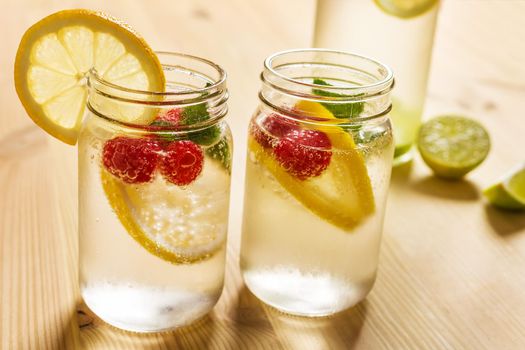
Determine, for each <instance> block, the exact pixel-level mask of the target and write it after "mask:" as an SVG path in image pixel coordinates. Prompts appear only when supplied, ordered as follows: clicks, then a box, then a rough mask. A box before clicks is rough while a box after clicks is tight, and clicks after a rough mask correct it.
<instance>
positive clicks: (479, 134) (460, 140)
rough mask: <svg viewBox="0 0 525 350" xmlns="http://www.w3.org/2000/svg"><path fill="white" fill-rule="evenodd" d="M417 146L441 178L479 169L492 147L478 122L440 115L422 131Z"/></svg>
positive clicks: (455, 176) (425, 125)
mask: <svg viewBox="0 0 525 350" xmlns="http://www.w3.org/2000/svg"><path fill="white" fill-rule="evenodd" d="M417 144H418V149H419V152H420V153H421V156H422V158H423V160H424V161H425V163H427V165H428V166H429V167H430V168H431V169H432V170H433V171H434V173H435V174H436V175H438V176H440V177H444V178H449V179H457V178H460V177H462V176H464V175H465V174H466V173H468V172H469V171H471V170H473V169H474V168H476V167H477V166H478V165H479V164H481V162H483V160H485V158H486V157H487V154H488V153H489V150H490V138H489V135H488V133H487V131H486V130H485V128H484V127H483V126H482V125H481V124H479V123H478V122H477V121H475V120H472V119H469V118H466V117H461V116H440V117H436V118H433V119H431V120H429V121H428V122H426V123H425V124H423V125H422V126H421V129H420V130H419V136H418V141H417Z"/></svg>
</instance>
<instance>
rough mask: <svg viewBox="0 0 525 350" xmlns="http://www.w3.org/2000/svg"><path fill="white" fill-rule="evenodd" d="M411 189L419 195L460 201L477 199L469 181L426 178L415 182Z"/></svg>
mask: <svg viewBox="0 0 525 350" xmlns="http://www.w3.org/2000/svg"><path fill="white" fill-rule="evenodd" d="M411 188H413V189H414V190H416V191H417V192H419V193H422V194H425V195H429V196H433V197H439V198H445V199H453V200H460V201H475V200H478V198H479V191H478V188H477V187H476V185H474V184H473V183H472V182H470V181H469V180H466V179H463V180H456V181H453V180H444V179H440V178H438V177H435V176H427V177H425V178H423V179H420V180H417V181H415V182H414V183H413V184H412V185H411Z"/></svg>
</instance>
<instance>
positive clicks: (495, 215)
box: [485, 204, 525, 237]
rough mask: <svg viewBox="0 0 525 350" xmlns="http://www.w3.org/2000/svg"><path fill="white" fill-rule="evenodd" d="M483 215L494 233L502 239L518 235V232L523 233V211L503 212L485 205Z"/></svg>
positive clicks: (524, 220)
mask: <svg viewBox="0 0 525 350" xmlns="http://www.w3.org/2000/svg"><path fill="white" fill-rule="evenodd" d="M485 215H486V217H487V220H488V222H489V224H490V226H491V227H492V229H493V230H494V232H496V233H497V234H498V235H500V236H502V237H505V236H510V235H513V234H516V233H520V231H521V232H522V233H524V232H525V212H523V211H522V212H517V211H504V210H501V209H498V208H495V207H493V206H492V205H490V204H486V205H485Z"/></svg>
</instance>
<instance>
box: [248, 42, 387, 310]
mask: <svg viewBox="0 0 525 350" xmlns="http://www.w3.org/2000/svg"><path fill="white" fill-rule="evenodd" d="M261 78H262V82H263V84H262V89H261V91H260V94H259V97H260V100H261V104H260V106H259V107H258V108H257V110H256V112H255V114H254V116H253V117H252V119H251V121H250V127H249V136H248V157H247V165H246V188H245V199H244V219H243V229H242V230H243V232H242V245H241V257H240V264H241V269H242V274H243V277H244V281H245V283H246V285H247V287H248V288H249V289H250V290H251V291H252V292H253V293H254V294H255V295H256V296H257V297H258V298H259V299H261V300H262V301H264V302H265V303H267V304H269V305H271V306H273V307H275V308H277V309H279V310H281V311H284V312H288V313H291V314H296V315H306V316H324V315H329V314H333V313H335V312H338V311H341V310H344V309H346V308H349V307H351V306H352V305H355V304H356V303H358V302H359V301H361V300H362V299H363V298H365V296H366V295H367V294H368V292H369V291H370V289H371V288H372V285H373V283H374V280H375V276H376V269H377V263H378V253H379V246H380V238H381V232H382V227H383V216H384V211H385V202H386V197H387V190H388V186H389V181H390V171H391V166H392V158H393V154H394V143H393V137H392V129H391V125H390V121H389V118H388V113H389V111H390V109H391V101H390V91H391V89H392V87H393V76H392V72H391V71H390V69H389V68H387V67H386V66H384V65H382V64H380V63H378V62H376V61H373V60H371V59H368V58H365V57H362V56H357V55H353V54H350V53H344V52H337V51H329V50H316V49H305V50H292V51H285V52H280V53H277V54H274V55H273V56H271V57H269V58H268V59H267V60H266V61H265V65H264V71H263V73H262V75H261Z"/></svg>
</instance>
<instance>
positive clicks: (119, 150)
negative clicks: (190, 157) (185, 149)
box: [102, 136, 161, 184]
mask: <svg viewBox="0 0 525 350" xmlns="http://www.w3.org/2000/svg"><path fill="white" fill-rule="evenodd" d="M160 150H161V148H160V145H159V143H158V142H157V141H155V140H154V139H151V138H130V137H124V136H118V137H115V138H113V139H111V140H108V141H106V143H105V144H104V148H103V150H102V163H103V164H104V166H105V167H106V169H107V170H108V171H109V172H110V173H111V174H113V175H114V176H116V177H118V178H119V179H121V180H122V181H124V182H126V183H129V184H139V183H144V182H149V181H150V180H151V178H152V176H153V173H154V172H155V169H156V167H157V163H158V161H159V152H160Z"/></svg>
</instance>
